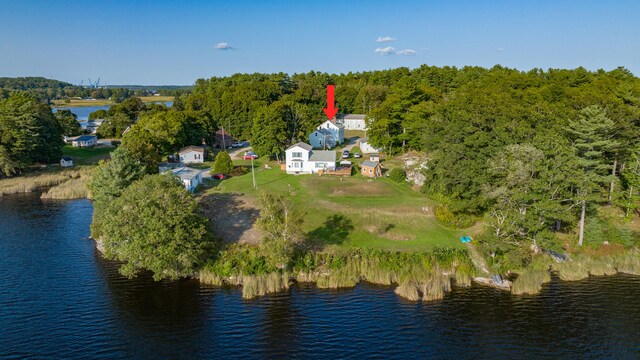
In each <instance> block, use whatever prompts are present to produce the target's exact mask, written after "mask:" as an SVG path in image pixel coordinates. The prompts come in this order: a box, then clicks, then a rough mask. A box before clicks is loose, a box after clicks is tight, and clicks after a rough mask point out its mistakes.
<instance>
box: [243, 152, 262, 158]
mask: <svg viewBox="0 0 640 360" xmlns="http://www.w3.org/2000/svg"><path fill="white" fill-rule="evenodd" d="M257 158H258V155H256V153H254V152H253V151H246V152H245V153H244V155H242V160H251V159H257Z"/></svg>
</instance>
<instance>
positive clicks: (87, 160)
mask: <svg viewBox="0 0 640 360" xmlns="http://www.w3.org/2000/svg"><path fill="white" fill-rule="evenodd" d="M114 149H115V147H113V146H94V147H90V148H80V147H73V146H71V145H66V146H65V147H64V148H63V149H62V154H63V155H64V156H70V157H72V158H73V163H74V165H92V164H97V163H98V161H100V160H102V159H106V158H107V157H108V156H109V153H110V152H111V151H113V150H114Z"/></svg>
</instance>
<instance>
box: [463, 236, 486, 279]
mask: <svg viewBox="0 0 640 360" xmlns="http://www.w3.org/2000/svg"><path fill="white" fill-rule="evenodd" d="M465 245H466V246H467V249H469V256H471V261H473V264H474V265H475V266H476V268H478V269H480V270H481V271H482V272H484V273H485V274H490V272H489V267H488V266H487V262H486V261H485V259H484V256H482V254H480V252H479V251H478V249H477V248H476V246H475V245H474V244H472V243H466V244H465Z"/></svg>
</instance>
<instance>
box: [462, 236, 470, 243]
mask: <svg viewBox="0 0 640 360" xmlns="http://www.w3.org/2000/svg"><path fill="white" fill-rule="evenodd" d="M460 242H461V243H465V244H466V243H470V242H471V237H469V236H461V237H460Z"/></svg>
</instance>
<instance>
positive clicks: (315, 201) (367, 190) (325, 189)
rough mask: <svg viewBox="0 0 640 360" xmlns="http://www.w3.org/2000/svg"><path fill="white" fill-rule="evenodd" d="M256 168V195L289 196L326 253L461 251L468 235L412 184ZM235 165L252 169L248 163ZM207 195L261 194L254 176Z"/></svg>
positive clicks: (260, 165)
mask: <svg viewBox="0 0 640 360" xmlns="http://www.w3.org/2000/svg"><path fill="white" fill-rule="evenodd" d="M255 163H256V171H255V175H256V182H257V186H258V190H268V191H272V192H277V193H282V194H288V195H289V196H291V197H292V198H293V199H294V202H295V203H296V204H297V206H299V208H301V209H302V210H303V211H305V212H306V214H307V215H306V217H305V224H304V228H305V230H306V231H307V232H308V237H309V239H310V241H311V242H312V243H315V244H317V245H319V246H321V247H323V248H324V249H326V250H328V249H337V248H347V247H363V248H376V249H384V250H399V251H408V250H429V249H433V248H434V247H436V246H451V247H462V246H461V244H460V242H459V241H458V240H457V239H458V237H459V236H460V235H461V234H462V233H464V231H461V230H452V229H447V228H444V227H443V226H441V225H440V224H438V223H437V222H436V220H435V218H434V217H433V216H431V215H429V214H428V211H426V210H427V207H429V206H430V205H431V202H430V200H429V199H428V198H426V197H425V196H423V195H422V194H420V193H418V192H415V191H414V190H412V189H411V188H410V187H409V186H408V185H404V184H403V185H398V184H395V183H393V182H391V181H389V180H387V179H376V180H369V179H367V178H364V177H362V176H360V175H357V176H353V177H350V178H343V179H340V178H336V177H330V176H322V177H320V176H317V175H298V176H296V175H287V174H286V173H284V172H283V171H281V170H280V167H279V166H278V165H277V164H275V163H269V165H270V166H271V169H265V167H264V164H265V162H264V161H261V160H258V161H255ZM236 165H243V166H248V167H249V166H250V162H249V161H237V162H236ZM213 186H214V187H213V188H211V189H208V190H206V191H205V192H204V194H203V195H204V196H206V195H207V194H221V193H236V194H243V196H245V197H248V198H250V199H252V200H253V202H255V199H256V197H257V190H255V189H254V188H253V186H252V177H251V172H248V173H247V174H246V175H242V176H236V177H232V178H230V179H227V180H224V181H220V182H218V181H216V182H214V183H213Z"/></svg>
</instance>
